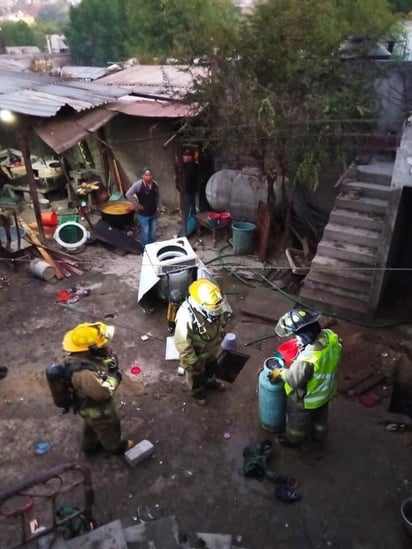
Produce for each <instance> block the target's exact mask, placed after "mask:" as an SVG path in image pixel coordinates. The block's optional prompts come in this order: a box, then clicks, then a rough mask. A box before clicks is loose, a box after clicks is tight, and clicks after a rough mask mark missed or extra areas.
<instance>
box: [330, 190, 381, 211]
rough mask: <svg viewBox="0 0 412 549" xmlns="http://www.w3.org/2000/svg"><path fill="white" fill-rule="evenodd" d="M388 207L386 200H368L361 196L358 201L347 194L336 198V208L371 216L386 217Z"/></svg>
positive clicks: (341, 194)
mask: <svg viewBox="0 0 412 549" xmlns="http://www.w3.org/2000/svg"><path fill="white" fill-rule="evenodd" d="M387 207H388V202H387V201H386V200H381V199H379V198H366V197H364V196H361V197H360V198H358V199H357V200H354V199H353V198H349V196H348V195H347V194H343V193H340V194H339V195H338V196H337V197H336V201H335V208H342V209H345V210H352V211H355V212H367V213H370V214H377V215H384V214H385V213H386V209H387Z"/></svg>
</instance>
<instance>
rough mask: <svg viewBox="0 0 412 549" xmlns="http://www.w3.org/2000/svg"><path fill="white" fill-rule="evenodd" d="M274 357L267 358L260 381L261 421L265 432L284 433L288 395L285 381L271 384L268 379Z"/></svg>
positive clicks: (259, 402)
mask: <svg viewBox="0 0 412 549" xmlns="http://www.w3.org/2000/svg"><path fill="white" fill-rule="evenodd" d="M274 360H275V359H274V358H273V357H271V358H267V359H266V360H265V363H264V365H263V369H262V370H261V372H260V374H259V381H258V404H259V421H260V425H261V427H262V428H263V429H265V431H271V432H274V433H276V432H278V431H283V430H284V427H285V421H286V393H285V389H284V386H283V381H281V380H279V381H278V383H271V382H270V381H269V379H268V375H269V373H270V371H271V370H272V369H273V365H272V368H269V367H268V366H269V365H271V363H273V361H274Z"/></svg>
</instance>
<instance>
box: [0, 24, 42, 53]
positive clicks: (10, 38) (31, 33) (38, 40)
mask: <svg viewBox="0 0 412 549" xmlns="http://www.w3.org/2000/svg"><path fill="white" fill-rule="evenodd" d="M0 37H1V41H2V43H4V44H5V46H37V47H38V48H40V49H44V47H45V44H46V37H45V35H44V34H43V33H42V32H37V29H36V26H29V25H28V24H27V23H26V22H24V21H17V22H16V23H14V22H10V23H2V24H1V28H0Z"/></svg>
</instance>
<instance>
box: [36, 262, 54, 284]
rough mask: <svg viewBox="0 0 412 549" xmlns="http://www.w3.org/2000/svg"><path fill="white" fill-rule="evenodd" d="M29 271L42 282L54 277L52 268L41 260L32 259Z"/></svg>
mask: <svg viewBox="0 0 412 549" xmlns="http://www.w3.org/2000/svg"><path fill="white" fill-rule="evenodd" d="M30 270H31V272H32V273H33V274H34V276H37V277H38V278H42V279H43V280H51V279H52V278H54V276H55V273H54V269H53V267H52V266H51V265H49V264H48V263H47V262H46V261H43V260H42V259H33V261H30Z"/></svg>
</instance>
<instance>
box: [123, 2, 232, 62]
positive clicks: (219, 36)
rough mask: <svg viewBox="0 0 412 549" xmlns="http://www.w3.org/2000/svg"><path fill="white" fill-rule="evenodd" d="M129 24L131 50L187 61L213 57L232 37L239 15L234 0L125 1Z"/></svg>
mask: <svg viewBox="0 0 412 549" xmlns="http://www.w3.org/2000/svg"><path fill="white" fill-rule="evenodd" d="M122 3H123V6H124V9H125V10H126V13H127V16H128V21H129V32H128V46H129V50H130V51H131V52H134V54H136V55H137V56H139V55H140V54H141V53H146V54H147V53H150V54H151V55H154V56H159V57H170V56H171V57H176V58H178V59H179V60H180V61H187V60H188V59H191V58H193V57H200V56H204V55H209V54H210V53H211V52H213V50H214V48H216V47H218V46H220V45H221V43H222V41H223V40H224V39H227V37H228V36H229V35H231V34H232V29H233V28H234V27H235V26H236V22H237V16H238V11H237V10H236V9H235V8H234V6H233V4H232V2H231V0H190V2H188V1H187V0H123V2H122Z"/></svg>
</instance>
